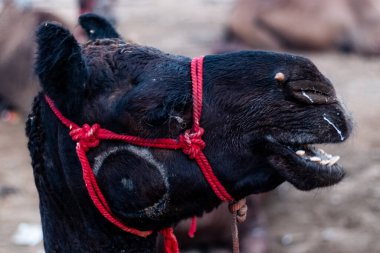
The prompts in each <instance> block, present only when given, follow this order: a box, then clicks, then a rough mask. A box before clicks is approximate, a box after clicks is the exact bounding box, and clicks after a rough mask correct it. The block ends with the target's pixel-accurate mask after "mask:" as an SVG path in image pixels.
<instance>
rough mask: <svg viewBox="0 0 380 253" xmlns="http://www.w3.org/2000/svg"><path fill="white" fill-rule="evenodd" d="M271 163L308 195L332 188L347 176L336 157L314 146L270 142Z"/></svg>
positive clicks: (270, 140) (269, 158) (268, 139)
mask: <svg viewBox="0 0 380 253" xmlns="http://www.w3.org/2000/svg"><path fill="white" fill-rule="evenodd" d="M267 141H268V142H267V145H266V146H267V147H266V149H267V150H268V151H270V153H271V154H269V155H268V156H267V159H268V161H269V163H270V164H271V166H272V167H273V168H274V169H275V170H276V171H277V172H278V173H279V174H280V175H281V176H282V177H283V178H284V179H285V180H286V181H288V182H289V183H291V184H292V185H294V186H295V187H296V188H298V189H300V190H304V191H308V190H313V189H315V188H320V187H326V186H331V185H334V184H337V183H338V182H340V181H341V180H342V179H343V178H344V175H345V172H344V169H343V167H342V166H341V165H339V164H338V163H337V162H338V160H339V156H333V155H330V154H328V153H326V152H325V151H323V150H322V149H316V148H315V147H313V146H312V144H307V143H305V144H290V145H289V144H282V143H280V142H277V141H276V140H274V139H273V138H267Z"/></svg>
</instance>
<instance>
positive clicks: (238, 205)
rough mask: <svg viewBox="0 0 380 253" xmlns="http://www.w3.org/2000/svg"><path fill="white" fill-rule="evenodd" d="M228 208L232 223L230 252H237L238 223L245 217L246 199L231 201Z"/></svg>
mask: <svg viewBox="0 0 380 253" xmlns="http://www.w3.org/2000/svg"><path fill="white" fill-rule="evenodd" d="M228 209H229V210H230V212H231V213H232V224H231V234H232V252H233V253H239V252H240V246H239V230H238V224H239V223H243V222H244V221H245V220H246V218H247V211H248V206H247V201H246V199H245V198H244V199H241V200H239V201H231V202H230V203H229V205H228Z"/></svg>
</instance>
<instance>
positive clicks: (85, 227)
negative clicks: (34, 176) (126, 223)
mask: <svg viewBox="0 0 380 253" xmlns="http://www.w3.org/2000/svg"><path fill="white" fill-rule="evenodd" d="M46 186H47V185H44V184H43V183H42V184H40V187H39V188H45V187H46ZM39 192H40V202H41V205H40V211H41V220H42V228H43V233H44V246H45V251H46V252H47V253H50V252H57V253H58V252H76V253H90V252H91V253H94V252H109V253H111V252H115V253H116V252H120V253H121V252H123V253H128V252H142V253H151V252H155V247H156V246H155V244H156V236H157V235H156V233H154V234H152V235H151V236H149V237H147V238H142V237H138V236H135V235H132V234H129V233H125V232H124V231H122V230H120V229H119V228H117V227H115V226H113V225H112V224H110V223H109V222H108V221H107V220H105V219H104V218H103V217H101V216H100V214H98V213H96V212H94V211H97V210H96V209H94V208H92V207H90V206H87V205H86V206H87V208H83V206H78V202H77V201H75V200H73V199H72V200H68V199H67V200H65V199H62V198H61V199H59V197H62V196H58V194H55V193H54V194H52V193H47V192H46V191H40V190H39ZM86 204H87V203H86Z"/></svg>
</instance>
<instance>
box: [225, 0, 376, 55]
mask: <svg viewBox="0 0 380 253" xmlns="http://www.w3.org/2000/svg"><path fill="white" fill-rule="evenodd" d="M227 29H228V32H227V36H226V38H227V40H228V41H229V44H226V45H229V46H226V45H225V46H224V47H223V50H229V49H233V48H239V47H242V46H243V47H248V48H255V49H267V50H316V51H326V50H339V51H348V52H355V53H360V54H367V55H372V54H380V4H379V1H377V0H360V1H358V0H335V1H329V0H318V1H303V0H239V1H237V2H236V4H235V7H234V9H233V11H232V13H231V15H230V17H229V20H228V28H227Z"/></svg>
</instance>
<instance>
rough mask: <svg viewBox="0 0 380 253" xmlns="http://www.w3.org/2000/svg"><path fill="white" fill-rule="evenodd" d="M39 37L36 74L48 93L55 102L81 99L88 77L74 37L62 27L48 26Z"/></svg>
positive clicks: (40, 28)
mask: <svg viewBox="0 0 380 253" xmlns="http://www.w3.org/2000/svg"><path fill="white" fill-rule="evenodd" d="M36 36H37V44H38V49H37V60H36V74H37V75H38V77H39V79H40V83H41V86H42V88H43V90H44V92H45V93H47V94H48V95H49V96H50V97H51V98H53V99H54V100H55V99H59V98H60V97H66V98H68V97H69V98H78V97H80V94H81V93H82V92H83V91H84V88H85V82H86V80H87V76H88V74H87V69H86V65H85V62H84V60H83V58H82V54H81V48H80V46H79V44H78V43H77V41H76V40H75V38H74V37H73V35H72V34H71V33H70V32H69V31H68V30H67V29H65V28H63V27H62V26H61V25H60V24H58V23H44V24H41V25H40V26H39V28H38V30H37V32H36Z"/></svg>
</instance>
